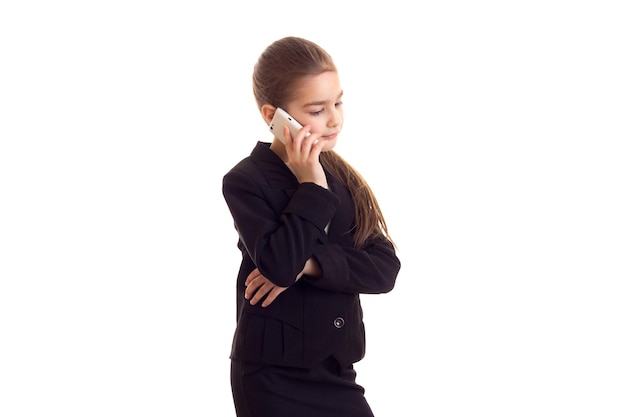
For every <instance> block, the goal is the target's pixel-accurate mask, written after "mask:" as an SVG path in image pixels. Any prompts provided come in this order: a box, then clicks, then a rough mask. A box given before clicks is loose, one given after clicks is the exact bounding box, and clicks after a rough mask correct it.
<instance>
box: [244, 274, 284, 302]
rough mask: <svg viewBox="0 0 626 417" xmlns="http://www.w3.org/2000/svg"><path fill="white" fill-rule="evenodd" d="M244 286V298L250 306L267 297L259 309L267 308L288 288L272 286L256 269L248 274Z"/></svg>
mask: <svg viewBox="0 0 626 417" xmlns="http://www.w3.org/2000/svg"><path fill="white" fill-rule="evenodd" d="M245 285H246V292H245V294H244V297H245V298H246V300H250V304H252V305H255V304H256V303H258V302H259V301H261V299H263V297H265V296H266V295H267V297H266V298H265V300H263V303H261V307H267V306H268V305H270V304H272V303H273V302H274V300H275V299H276V297H278V296H279V295H280V294H281V293H282V292H283V291H285V290H286V289H287V288H289V287H278V286H276V285H274V284H273V283H272V281H270V280H269V279H267V278H265V276H264V275H262V274H261V273H260V272H259V269H258V268H254V271H252V272H250V274H249V275H248V278H246V282H245Z"/></svg>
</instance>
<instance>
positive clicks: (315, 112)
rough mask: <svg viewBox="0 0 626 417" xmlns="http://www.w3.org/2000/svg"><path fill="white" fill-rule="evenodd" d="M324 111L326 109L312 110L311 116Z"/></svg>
mask: <svg viewBox="0 0 626 417" xmlns="http://www.w3.org/2000/svg"><path fill="white" fill-rule="evenodd" d="M323 111H324V109H322V110H318V111H312V112H311V113H310V114H311V116H319V115H320V114H322V112H323Z"/></svg>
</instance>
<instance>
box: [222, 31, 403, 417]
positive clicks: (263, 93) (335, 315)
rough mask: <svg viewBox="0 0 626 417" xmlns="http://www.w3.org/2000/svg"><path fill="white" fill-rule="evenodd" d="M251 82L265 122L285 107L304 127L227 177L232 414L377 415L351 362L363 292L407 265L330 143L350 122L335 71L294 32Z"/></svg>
mask: <svg viewBox="0 0 626 417" xmlns="http://www.w3.org/2000/svg"><path fill="white" fill-rule="evenodd" d="M252 78H253V90H254V96H255V98H256V102H257V105H258V107H259V110H260V112H261V115H262V116H263V119H264V120H265V121H266V122H267V123H268V124H269V123H270V121H271V120H272V117H273V116H274V113H275V112H276V109H277V108H279V107H280V108H282V109H284V110H286V111H287V112H288V113H289V114H291V116H293V117H294V118H295V119H296V120H298V121H299V122H300V123H301V124H302V125H303V126H304V127H303V128H302V129H300V130H299V131H298V132H297V134H294V135H293V136H292V135H291V134H290V133H289V130H288V129H287V128H286V127H285V129H284V132H283V134H284V135H285V143H283V142H281V141H280V140H279V139H278V138H276V137H274V138H273V141H272V142H271V143H265V142H257V144H256V146H255V147H254V148H253V149H252V153H251V154H250V156H248V157H246V158H244V159H243V160H242V161H241V162H239V163H238V164H237V165H236V166H235V167H233V168H232V169H231V170H230V171H229V172H228V173H227V174H226V175H225V176H224V178H223V194H224V198H225V200H226V203H227V205H228V207H229V209H230V212H231V214H232V216H233V219H234V223H235V228H236V230H237V232H238V233H239V242H238V247H239V249H240V250H241V253H242V261H241V266H240V269H239V274H238V277H237V328H236V330H235V335H234V339H233V346H232V352H231V386H232V392H233V398H234V403H235V409H236V411H237V416H239V417H283V416H285V417H308V416H315V417H320V416H323V417H334V416H337V417H339V416H341V417H362V416H363V417H365V416H373V414H372V411H371V409H370V407H369V405H368V403H367V401H366V399H365V396H364V389H363V388H362V387H361V386H360V385H358V384H357V383H356V380H355V377H356V373H355V371H354V369H353V364H354V363H355V362H357V361H359V360H361V359H362V358H363V356H364V354H365V331H364V326H363V321H362V311H361V305H360V301H359V294H360V293H368V294H376V293H386V292H388V291H391V289H392V288H393V287H394V284H395V281H396V276H397V275H398V272H399V270H400V261H399V260H398V258H397V256H396V253H395V249H394V245H393V242H392V241H391V240H390V238H389V236H388V232H387V225H386V223H385V220H384V218H383V215H382V213H381V211H380V208H379V206H378V203H377V202H376V198H375V197H374V195H373V194H372V191H371V190H370V188H369V187H368V185H367V184H366V182H365V181H364V179H363V178H362V177H361V175H360V174H359V173H358V172H357V171H356V170H355V169H354V168H352V167H351V166H350V165H349V164H348V163H346V162H345V161H344V160H343V159H342V158H341V157H340V156H339V155H338V154H337V153H335V152H334V151H333V148H334V147H335V144H336V143H337V139H338V137H339V134H340V133H341V128H342V125H343V109H342V102H341V100H342V95H343V91H342V89H341V85H340V83H339V76H338V74H337V69H336V68H335V65H334V64H333V61H332V59H331V57H330V56H329V55H328V53H326V52H325V51H324V50H323V49H322V48H320V47H319V46H318V45H316V44H315V43H313V42H310V41H307V40H305V39H301V38H296V37H287V38H283V39H280V40H278V41H276V42H274V43H273V44H271V45H270V46H269V47H267V49H266V50H265V51H264V52H263V53H262V54H261V56H260V58H259V60H258V62H257V63H256V65H255V67H254V73H253V77H252ZM268 132H269V131H268ZM307 134H308V136H307Z"/></svg>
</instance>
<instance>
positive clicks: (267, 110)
mask: <svg viewBox="0 0 626 417" xmlns="http://www.w3.org/2000/svg"><path fill="white" fill-rule="evenodd" d="M274 113H276V107H274V106H272V105H271V104H264V105H262V106H261V115H262V116H263V119H264V120H265V123H267V125H268V126H269V124H270V122H271V121H272V118H273V117H274Z"/></svg>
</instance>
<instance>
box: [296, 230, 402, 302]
mask: <svg viewBox="0 0 626 417" xmlns="http://www.w3.org/2000/svg"><path fill="white" fill-rule="evenodd" d="M313 256H314V257H315V259H316V260H317V262H318V264H319V265H320V268H321V269H322V275H321V277H307V282H308V283H310V284H311V285H314V286H316V287H319V288H324V289H327V290H330V291H337V292H349V293H363V294H380V293H386V292H389V291H391V290H392V289H393V287H394V286H395V282H396V277H397V275H398V273H399V271H400V260H399V259H398V257H397V255H396V253H395V250H394V247H393V245H392V244H391V242H390V241H389V240H388V239H386V238H385V237H384V236H377V237H372V238H370V239H369V240H368V241H367V243H366V244H365V246H364V247H363V248H362V249H355V248H354V247H348V246H342V245H339V244H336V243H332V244H321V245H318V246H317V247H316V249H315V251H314V254H313Z"/></svg>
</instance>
